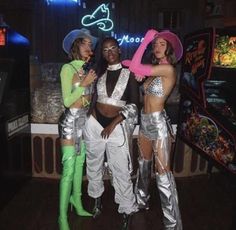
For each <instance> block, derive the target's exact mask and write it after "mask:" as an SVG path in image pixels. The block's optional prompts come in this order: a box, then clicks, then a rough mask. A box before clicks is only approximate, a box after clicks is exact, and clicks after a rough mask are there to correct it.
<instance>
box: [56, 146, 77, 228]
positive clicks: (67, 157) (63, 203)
mask: <svg viewBox="0 0 236 230" xmlns="http://www.w3.org/2000/svg"><path fill="white" fill-rule="evenodd" d="M62 154H63V155H62V164H63V169H62V175H61V180H60V194H59V219H58V223H59V229H60V230H69V229H70V227H69V223H68V218H67V211H68V205H69V199H70V194H71V189H72V180H73V176H74V167H75V148H74V146H63V147H62Z"/></svg>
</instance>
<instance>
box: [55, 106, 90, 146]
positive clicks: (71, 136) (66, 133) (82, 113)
mask: <svg viewBox="0 0 236 230" xmlns="http://www.w3.org/2000/svg"><path fill="white" fill-rule="evenodd" d="M87 112H88V109H87V108H81V109H76V108H71V109H68V108H67V109H65V111H64V112H63V114H62V115H61V116H60V118H59V123H58V131H59V136H60V138H61V139H67V140H75V147H76V150H77V151H79V149H80V141H81V138H82V130H83V128H84V125H85V122H86V120H87Z"/></svg>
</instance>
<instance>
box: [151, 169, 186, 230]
mask: <svg viewBox="0 0 236 230" xmlns="http://www.w3.org/2000/svg"><path fill="white" fill-rule="evenodd" d="M156 182H157V188H158V190H159V194H160V200H161V207H162V211H163V217H164V220H163V223H164V227H165V230H182V229H183V227H182V221H181V215H180V211H179V205H178V195H177V190H176V185H175V179H174V176H173V174H172V172H166V173H164V174H156Z"/></svg>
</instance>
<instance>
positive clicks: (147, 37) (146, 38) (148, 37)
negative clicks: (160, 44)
mask: <svg viewBox="0 0 236 230" xmlns="http://www.w3.org/2000/svg"><path fill="white" fill-rule="evenodd" d="M157 34H158V31H156V30H154V29H150V30H148V31H147V33H146V34H145V36H144V39H143V42H146V43H150V42H151V41H152V40H153V39H154V38H155V36H156V35H157Z"/></svg>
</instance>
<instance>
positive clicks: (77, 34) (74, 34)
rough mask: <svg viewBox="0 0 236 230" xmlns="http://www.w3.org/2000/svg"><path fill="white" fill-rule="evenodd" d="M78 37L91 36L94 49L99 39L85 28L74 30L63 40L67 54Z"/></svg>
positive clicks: (63, 46)
mask: <svg viewBox="0 0 236 230" xmlns="http://www.w3.org/2000/svg"><path fill="white" fill-rule="evenodd" d="M77 38H89V39H90V40H91V42H92V48H93V49H95V46H96V44H97V41H98V38H97V37H94V36H92V35H91V34H89V33H86V32H85V31H84V30H83V29H76V30H72V31H70V32H69V33H68V34H67V35H66V36H65V38H64V39H63V42H62V48H63V50H64V51H65V52H66V53H67V54H69V52H70V49H71V46H72V44H73V43H74V41H75V40H76V39H77Z"/></svg>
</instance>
